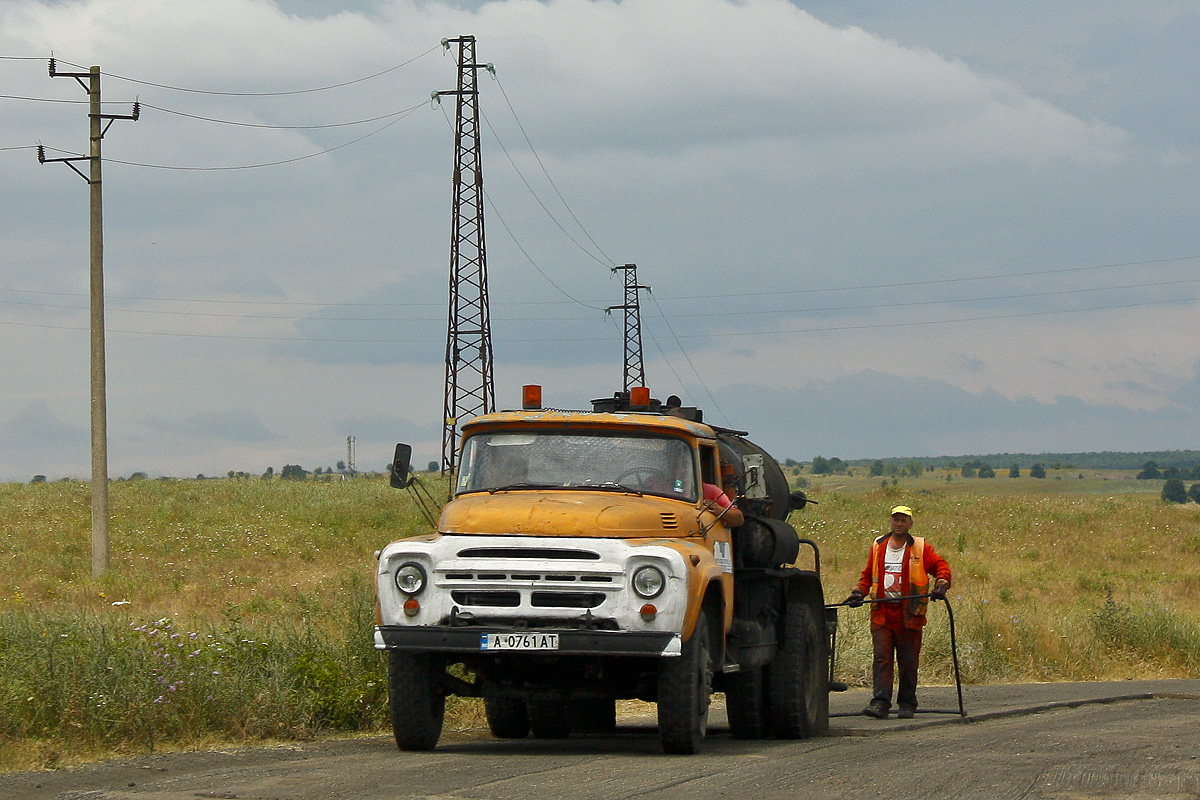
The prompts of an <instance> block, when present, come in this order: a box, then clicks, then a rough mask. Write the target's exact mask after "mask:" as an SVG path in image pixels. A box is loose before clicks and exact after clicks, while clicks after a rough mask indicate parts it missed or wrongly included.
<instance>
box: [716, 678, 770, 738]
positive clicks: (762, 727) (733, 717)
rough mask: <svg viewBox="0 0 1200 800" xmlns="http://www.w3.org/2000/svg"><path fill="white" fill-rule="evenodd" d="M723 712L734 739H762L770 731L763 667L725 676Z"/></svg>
mask: <svg viewBox="0 0 1200 800" xmlns="http://www.w3.org/2000/svg"><path fill="white" fill-rule="evenodd" d="M725 713H726V714H727V715H728V717H729V732H730V734H731V735H732V736H733V738H735V739H762V738H763V737H764V736H766V735H767V733H768V732H769V731H770V730H771V714H770V706H769V705H768V703H767V689H766V682H765V680H764V679H763V668H762V667H754V668H753V669H747V670H741V671H740V672H734V673H731V674H729V675H726V676H725Z"/></svg>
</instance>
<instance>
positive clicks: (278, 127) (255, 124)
mask: <svg viewBox="0 0 1200 800" xmlns="http://www.w3.org/2000/svg"><path fill="white" fill-rule="evenodd" d="M425 102H426V101H424V100H423V101H421V102H420V103H417V104H416V105H415V106H411V107H409V108H405V109H402V110H400V111H393V112H391V113H388V114H380V115H379V116H377V117H369V118H367V119H356V120H351V121H349V122H328V123H324V124H319V125H269V124H266V123H260V122H238V121H236V120H230V119H218V118H216V117H202V116H200V115H198V114H188V113H187V112H184V111H175V110H174V109H170V108H164V107H163V106H156V105H153V104H152V103H141V107H142V108H144V109H145V108H152V109H154V110H155V111H161V112H163V113H164V114H173V115H175V116H178V117H186V118H188V119H195V120H200V121H201V122H214V123H218V124H221V125H235V126H238V127H242V128H267V129H270V130H290V131H311V130H323V129H325V128H347V127H350V126H351V125H364V124H367V123H369V122H379V121H380V120H385V119H391V118H392V117H395V116H399V115H400V114H408V113H411V112H413V111H415V110H416V109H418V108H420V107H422V106H424V105H425Z"/></svg>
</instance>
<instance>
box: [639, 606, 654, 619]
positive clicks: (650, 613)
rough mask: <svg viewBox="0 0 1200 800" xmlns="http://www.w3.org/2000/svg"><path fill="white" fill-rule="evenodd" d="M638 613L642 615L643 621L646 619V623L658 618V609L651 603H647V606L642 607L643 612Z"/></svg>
mask: <svg viewBox="0 0 1200 800" xmlns="http://www.w3.org/2000/svg"><path fill="white" fill-rule="evenodd" d="M638 613H640V614H641V615H642V619H644V620H645V621H646V622H649V621H651V620H652V619H654V618H655V617H657V616H658V609H657V608H655V607H654V606H653V605H652V604H651V603H646V605H644V606H642V608H641V611H640V612H638Z"/></svg>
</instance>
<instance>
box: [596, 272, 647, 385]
mask: <svg viewBox="0 0 1200 800" xmlns="http://www.w3.org/2000/svg"><path fill="white" fill-rule="evenodd" d="M617 270H623V271H624V272H625V304H624V305H620V306H609V307H608V308H606V309H605V310H604V311H605V313H606V314H611V313H612V312H613V311H614V310H616V309H624V311H625V377H624V379H623V380H622V383H621V389H622V391H626V392H628V391H629V389H630V387H633V386H645V385H646V365H645V362H644V361H643V359H642V313H641V307H640V304H639V302H638V297H639V295H638V291H639V290H641V289H645V290H646V291H647V292H648V291H650V287H649V286H640V285H639V284H638V282H637V264H622V265H621V266H619V267H613V268H612V271H613V272H616V271H617Z"/></svg>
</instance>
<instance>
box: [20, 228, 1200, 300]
mask: <svg viewBox="0 0 1200 800" xmlns="http://www.w3.org/2000/svg"><path fill="white" fill-rule="evenodd" d="M492 211H493V213H495V214H496V216H497V218H499V219H500V220H501V225H502V226H503V225H504V221H503V218H502V217H500V214H499V212H497V211H496V210H495V208H492ZM518 247H520V244H519V243H518ZM522 252H524V250H522ZM526 257H528V255H527V254H526ZM531 263H532V260H531ZM534 266H535V268H536V267H537V264H534ZM539 271H541V270H540V268H539ZM542 275H543V277H545V278H546V280H547V281H549V282H550V284H551V285H552V286H554V287H555V288H556V289H559V291H565V290H563V289H561V288H560V287H559V286H558V285H557V284H556V283H555V282H554V281H553V280H552V279H551V278H549V277H548V276H546V275H545V273H544V272H543V273H542ZM1194 283H1200V278H1185V279H1181V280H1173V281H1157V282H1153V283H1131V284H1124V285H1120V286H1094V287H1086V288H1082V289H1060V290H1056V291H1051V292H1027V293H1023V294H1007V295H990V296H986V297H962V298H952V299H947V300H916V301H911V302H903V303H901V302H890V303H886V304H869V305H858V306H824V307H817V308H795V309H787V308H785V309H766V310H759V311H754V310H739V311H711V312H696V313H692V314H671V315H669V316H670V318H671V319H675V320H680V319H691V318H705V319H708V318H711V317H728V316H736V317H754V316H763V315H771V314H824V313H829V312H834V311H879V310H884V309H892V308H913V307H919V306H934V305H956V304H965V303H983V302H994V301H998V300H1028V299H1033V298H1042V297H1060V296H1066V295H1076V294H1085V293H1092V292H1110V291H1128V290H1132V289H1154V288H1161V287H1165V286H1178V285H1182V284H1194ZM0 291H11V292H18V291H21V290H15V289H12V290H4V289H0ZM24 293H30V292H24ZM35 294H43V293H40V292H37V293H35ZM44 294H61V295H68V296H74V297H84V296H86V295H83V294H82V293H66V292H60V293H53V292H46V293H44ZM109 299H110V300H112V299H123V300H131V299H134V300H142V301H149V302H152V301H159V302H192V301H188V300H182V299H178V298H144V297H143V298H129V297H121V298H117V297H113V296H110V297H109ZM195 302H207V303H225V302H228V303H243V304H257V303H261V304H272V302H273V301H254V300H227V301H225V300H204V301H195ZM0 304H3V305H20V306H29V307H33V308H58V309H77V310H79V309H83V308H84V307H83V306H73V305H60V304H55V303H36V302H30V301H22V300H0ZM274 304H276V305H302V306H313V307H318V308H324V307H336V306H361V307H384V308H389V307H411V306H421V307H437V308H442V307H444V305H445V304H444V303H283V302H278V301H274ZM538 304H539V303H536V302H532V303H530V302H526V303H522V302H519V301H518V302H513V303H505V305H506V306H509V305H512V306H519V305H538ZM587 307H588V308H590V309H592V310H593V311H604V310H605V309H604V308H603V307H599V306H587ZM112 310H113V311H116V312H123V313H136V314H177V315H180V316H191V317H223V318H236V319H276V320H314V319H320V320H329V321H334V320H336V321H340V322H391V321H396V318H395V317H319V318H318V317H313V316H311V315H306V316H282V315H278V314H272V315H264V314H231V313H214V312H205V311H178V310H157V309H128V308H125V309H123V308H114V309H112ZM439 319H440V317H439V318H433V317H409V318H406V319H405V321H410V322H436V321H438V320H439ZM517 319H529V318H528V317H512V318H504V320H503V321H513V320H517ZM536 319H537V321H538V322H574V321H578V319H579V317H577V316H571V317H537V318H536Z"/></svg>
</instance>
